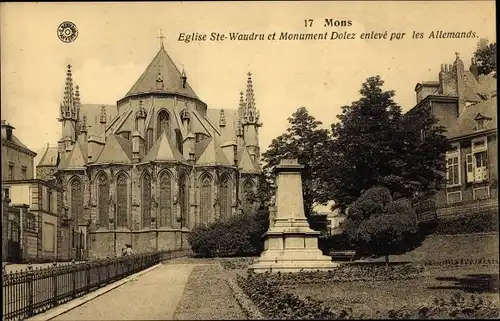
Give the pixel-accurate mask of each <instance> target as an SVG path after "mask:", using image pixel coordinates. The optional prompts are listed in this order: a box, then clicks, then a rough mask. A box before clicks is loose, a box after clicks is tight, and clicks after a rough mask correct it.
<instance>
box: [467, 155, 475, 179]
mask: <svg viewBox="0 0 500 321" xmlns="http://www.w3.org/2000/svg"><path fill="white" fill-rule="evenodd" d="M466 158H467V183H473V182H474V157H472V154H467V156H466Z"/></svg>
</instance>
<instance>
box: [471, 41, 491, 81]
mask: <svg viewBox="0 0 500 321" xmlns="http://www.w3.org/2000/svg"><path fill="white" fill-rule="evenodd" d="M474 58H475V59H476V64H477V71H478V73H479V74H480V75H489V74H490V73H491V72H493V76H494V77H495V78H496V75H497V62H496V61H497V44H496V43H489V41H488V40H487V39H484V38H482V39H479V42H478V43H477V50H476V51H475V52H474Z"/></svg>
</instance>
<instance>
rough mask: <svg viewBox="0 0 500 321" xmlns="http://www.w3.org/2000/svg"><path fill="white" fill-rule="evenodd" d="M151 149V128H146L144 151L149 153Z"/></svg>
mask: <svg viewBox="0 0 500 321" xmlns="http://www.w3.org/2000/svg"><path fill="white" fill-rule="evenodd" d="M151 147H153V128H148V130H147V133H146V149H147V151H149V150H150V149H151Z"/></svg>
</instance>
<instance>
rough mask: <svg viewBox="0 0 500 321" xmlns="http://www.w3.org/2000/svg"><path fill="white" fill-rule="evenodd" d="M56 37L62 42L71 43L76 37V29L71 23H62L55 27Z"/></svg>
mask: <svg viewBox="0 0 500 321" xmlns="http://www.w3.org/2000/svg"><path fill="white" fill-rule="evenodd" d="M57 36H58V37H59V39H60V40H61V41H62V42H65V43H71V42H73V41H75V40H76V38H77V37H78V28H77V27H76V25H75V24H74V23H73V22H71V21H64V22H62V23H61V24H60V25H59V27H57Z"/></svg>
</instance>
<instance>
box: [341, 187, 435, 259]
mask: <svg viewBox="0 0 500 321" xmlns="http://www.w3.org/2000/svg"><path fill="white" fill-rule="evenodd" d="M344 226H345V233H346V235H348V237H349V239H350V241H351V243H352V244H353V245H354V247H355V249H356V255H357V256H365V257H366V256H372V257H380V256H385V257H386V261H388V258H389V255H391V254H404V253H406V252H408V251H411V250H413V249H415V248H416V247H418V246H420V245H421V244H422V241H423V239H424V237H425V235H423V234H421V233H420V232H419V229H418V224H417V217H416V215H415V212H414V211H413V210H412V209H411V208H410V207H409V206H408V205H406V204H403V203H400V202H393V201H392V197H391V194H390V192H389V190H388V189H387V188H384V187H373V188H371V189H369V190H367V191H366V192H364V193H363V194H362V195H361V196H360V197H359V198H358V199H357V200H356V201H355V202H354V203H353V204H352V206H351V207H350V208H349V211H348V214H347V219H346V221H345V224H344Z"/></svg>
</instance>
